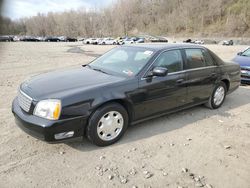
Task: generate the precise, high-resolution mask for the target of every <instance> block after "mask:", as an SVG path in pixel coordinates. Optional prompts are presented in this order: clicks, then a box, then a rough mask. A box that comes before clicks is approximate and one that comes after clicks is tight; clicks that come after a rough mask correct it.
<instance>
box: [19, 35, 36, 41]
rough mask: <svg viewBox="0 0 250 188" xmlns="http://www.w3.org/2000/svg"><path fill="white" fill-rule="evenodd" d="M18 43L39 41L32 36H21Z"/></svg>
mask: <svg viewBox="0 0 250 188" xmlns="http://www.w3.org/2000/svg"><path fill="white" fill-rule="evenodd" d="M20 41H24V42H40V40H39V39H38V38H37V37H34V36H23V37H21V38H20Z"/></svg>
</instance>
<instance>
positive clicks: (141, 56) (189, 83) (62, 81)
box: [12, 44, 240, 146]
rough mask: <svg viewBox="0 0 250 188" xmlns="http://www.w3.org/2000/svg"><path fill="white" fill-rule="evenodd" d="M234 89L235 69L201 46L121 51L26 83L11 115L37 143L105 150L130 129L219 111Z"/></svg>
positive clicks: (237, 71)
mask: <svg viewBox="0 0 250 188" xmlns="http://www.w3.org/2000/svg"><path fill="white" fill-rule="evenodd" d="M239 85H240V67H239V65H237V64H234V63H224V62H223V61H222V60H221V59H220V58H219V57H218V56H216V55H215V54H214V53H213V52H211V51H210V50H208V49H206V48H205V47H202V46H197V45H177V44H176V45H133V46H120V47H116V48H114V49H112V50H111V51H109V52H107V53H105V54H104V55H103V56H101V57H99V58H97V59H96V60H94V61H93V62H91V63H90V64H88V65H85V66H82V67H79V68H76V69H72V70H67V71H57V72H51V73H46V74H42V75H38V76H35V77H33V78H31V79H30V80H27V81H25V82H24V83H22V84H21V85H20V88H19V90H18V96H17V97H16V98H15V99H14V101H13V104H12V112H13V114H14V116H15V119H16V123H17V125H19V127H20V128H22V129H23V130H24V131H26V132H27V133H29V134H31V135H33V136H35V137H37V138H39V139H42V140H45V141H48V142H55V141H61V140H65V139H69V138H74V137H80V136H83V135H86V136H87V138H88V139H89V140H90V141H91V142H92V143H94V144H96V145H98V146H107V145H110V144H113V143H115V142H116V141H118V140H119V139H120V138H121V137H122V135H123V134H124V133H125V131H126V129H127V127H128V125H131V124H136V123H138V122H142V121H144V120H147V119H150V118H154V117H158V116H161V115H164V114H167V113H173V112H176V111H178V110H182V109H186V108H189V107H191V106H195V105H201V104H206V106H208V107H209V108H211V109H217V108H219V107H220V106H221V105H222V103H223V102H224V99H225V97H226V95H227V94H229V93H231V92H232V91H234V90H235V89H237V88H238V87H239Z"/></svg>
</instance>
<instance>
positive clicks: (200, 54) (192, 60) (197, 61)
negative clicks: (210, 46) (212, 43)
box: [185, 49, 214, 69]
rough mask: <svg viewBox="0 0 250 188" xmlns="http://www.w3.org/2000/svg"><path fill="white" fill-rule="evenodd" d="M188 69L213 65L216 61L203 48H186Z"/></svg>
mask: <svg viewBox="0 0 250 188" xmlns="http://www.w3.org/2000/svg"><path fill="white" fill-rule="evenodd" d="M185 52H186V57H187V69H195V68H200V67H206V66H213V65H214V62H213V60H212V59H211V57H210V56H209V55H208V54H207V52H206V51H205V50H203V49H186V50H185Z"/></svg>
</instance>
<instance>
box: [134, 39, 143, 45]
mask: <svg viewBox="0 0 250 188" xmlns="http://www.w3.org/2000/svg"><path fill="white" fill-rule="evenodd" d="M144 42H145V38H138V39H137V40H136V41H135V43H137V44H139V43H144Z"/></svg>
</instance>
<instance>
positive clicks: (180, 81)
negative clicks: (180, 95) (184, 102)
mask: <svg viewBox="0 0 250 188" xmlns="http://www.w3.org/2000/svg"><path fill="white" fill-rule="evenodd" d="M183 81H184V79H179V80H177V81H176V83H178V84H181V83H182V82H183Z"/></svg>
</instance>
